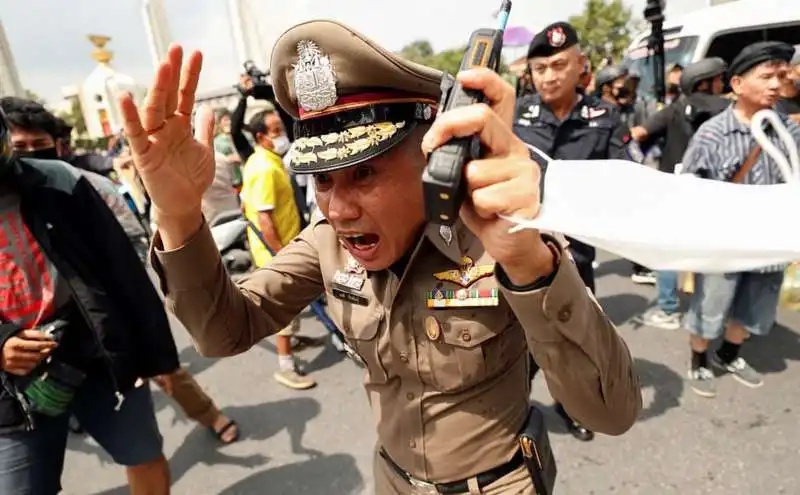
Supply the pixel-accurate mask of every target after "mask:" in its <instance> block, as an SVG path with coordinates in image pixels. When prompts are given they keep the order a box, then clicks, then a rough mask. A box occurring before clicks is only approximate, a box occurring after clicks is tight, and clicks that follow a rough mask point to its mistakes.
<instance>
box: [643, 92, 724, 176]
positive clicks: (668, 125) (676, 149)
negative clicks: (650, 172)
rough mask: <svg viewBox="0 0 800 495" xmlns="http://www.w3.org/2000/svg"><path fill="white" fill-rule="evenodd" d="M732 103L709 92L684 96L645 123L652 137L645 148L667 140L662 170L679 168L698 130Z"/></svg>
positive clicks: (662, 158) (662, 159)
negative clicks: (676, 166) (677, 166)
mask: <svg viewBox="0 0 800 495" xmlns="http://www.w3.org/2000/svg"><path fill="white" fill-rule="evenodd" d="M730 104H731V101H730V100H728V99H725V98H723V97H721V96H716V95H711V94H708V93H701V92H698V93H692V94H691V95H689V96H686V95H681V96H679V97H678V99H677V100H675V101H674V102H672V103H670V104H669V105H668V106H667V107H666V108H664V109H663V110H661V111H660V112H658V113H657V114H655V115H653V116H652V117H650V118H649V119H648V120H647V122H645V124H644V128H645V129H646V130H647V134H648V137H647V141H646V142H645V143H642V147H643V148H645V149H646V148H648V147H650V146H652V145H653V144H654V143H655V142H657V141H659V140H662V139H663V140H664V144H663V145H662V147H661V148H662V154H661V160H660V161H659V165H658V169H659V170H661V171H662V172H667V173H670V174H671V173H673V172H674V171H675V165H677V164H678V163H680V162H681V160H682V159H683V154H684V153H685V152H686V148H688V147H689V141H690V140H691V139H692V136H694V133H695V132H697V129H699V128H700V126H701V125H703V123H704V122H705V121H707V120H708V119H710V118H711V117H713V116H715V115H717V114H719V113H721V112H722V111H723V110H725V109H726V108H728V106H729V105H730Z"/></svg>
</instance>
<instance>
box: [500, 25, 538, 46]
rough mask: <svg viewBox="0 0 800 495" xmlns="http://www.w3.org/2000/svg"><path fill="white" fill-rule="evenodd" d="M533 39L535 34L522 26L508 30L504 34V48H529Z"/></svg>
mask: <svg viewBox="0 0 800 495" xmlns="http://www.w3.org/2000/svg"><path fill="white" fill-rule="evenodd" d="M532 39H533V33H531V32H530V31H528V29H527V28H524V27H522V26H514V27H510V28H507V29H506V31H505V33H503V45H504V46H527V45H528V44H529V43H530V42H531V40H532Z"/></svg>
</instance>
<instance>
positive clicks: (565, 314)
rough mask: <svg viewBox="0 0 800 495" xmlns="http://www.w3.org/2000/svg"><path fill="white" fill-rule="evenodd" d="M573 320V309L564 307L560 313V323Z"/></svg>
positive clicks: (567, 306)
mask: <svg viewBox="0 0 800 495" xmlns="http://www.w3.org/2000/svg"><path fill="white" fill-rule="evenodd" d="M570 318H572V308H570V307H569V305H565V306H562V307H561V309H560V310H559V311H558V321H560V322H561V323H566V322H568V321H569V320H570Z"/></svg>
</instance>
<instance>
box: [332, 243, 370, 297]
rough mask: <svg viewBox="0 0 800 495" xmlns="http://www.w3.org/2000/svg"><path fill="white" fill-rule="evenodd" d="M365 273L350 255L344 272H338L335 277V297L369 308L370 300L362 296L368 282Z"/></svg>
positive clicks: (333, 288)
mask: <svg viewBox="0 0 800 495" xmlns="http://www.w3.org/2000/svg"><path fill="white" fill-rule="evenodd" d="M365 272H366V270H365V269H364V266H363V265H361V263H359V262H357V261H356V260H355V259H354V258H353V257H352V255H350V253H348V254H347V262H346V264H345V268H344V270H337V271H336V273H334V275H333V281H332V282H333V287H332V291H331V292H332V293H333V295H334V297H336V298H337V299H341V300H342V301H346V302H350V303H353V304H358V305H359V306H368V305H369V300H368V299H367V298H366V297H364V296H363V295H362V294H361V290H362V289H363V288H364V283H365V282H366V276H365V275H364V273H365Z"/></svg>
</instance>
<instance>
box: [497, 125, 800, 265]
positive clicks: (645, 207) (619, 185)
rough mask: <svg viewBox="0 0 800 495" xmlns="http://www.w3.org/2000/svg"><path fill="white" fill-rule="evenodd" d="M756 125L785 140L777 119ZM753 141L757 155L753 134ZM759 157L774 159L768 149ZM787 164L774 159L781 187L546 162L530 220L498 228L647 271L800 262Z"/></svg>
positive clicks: (619, 163)
mask: <svg viewBox="0 0 800 495" xmlns="http://www.w3.org/2000/svg"><path fill="white" fill-rule="evenodd" d="M770 113H771V112H770ZM757 117H759V118H758V119H757V118H754V119H753V122H754V123H759V131H760V130H761V129H760V127H761V126H760V122H761V121H762V120H764V119H768V120H770V123H772V124H773V126H775V127H776V130H778V131H781V130H783V131H785V128H783V126H782V124H780V122H779V121H778V124H777V125H776V123H775V122H776V121H777V120H778V119H777V116H774V118H773V117H771V116H770V115H768V114H761V115H757ZM778 125H780V126H781V129H777V126H778ZM754 127H755V126H754ZM754 134H755V135H756V138H757V140H758V141H759V143H762V146H763V141H764V139H765V136H764V135H763V134H764V133H763V131H762V132H754ZM779 134H780V135H784V133H783V132H779ZM785 134H787V135H788V131H786V132H785ZM784 140H785V137H784ZM763 147H764V151H765V152H767V153H770V155H773V156H774V153H775V147H774V146H771V148H772V149H770V146H763ZM787 147H789V148H790V149H793V151H795V150H796V149H797V148H796V144H794V143H792V144H791V145H789V143H787ZM792 155H794V156H792V157H790V160H787V159H786V157H783V156H781V159H782V166H781V169H782V170H783V173H784V175H787V174H788V175H789V177H787V183H786V184H778V185H770V186H752V185H740V184H733V183H729V182H720V181H714V180H706V179H699V178H696V177H694V176H692V175H672V174H667V173H663V172H659V171H657V170H653V169H651V168H649V167H646V166H643V165H641V164H638V163H634V162H628V161H623V160H586V161H571V160H552V161H550V162H549V164H548V168H547V174H546V177H545V187H544V201H543V203H542V206H541V210H540V213H539V215H538V216H537V218H535V219H533V220H525V219H517V218H507V219H508V220H510V221H511V222H513V223H515V224H516V227H514V228H512V229H511V230H512V231H515V230H519V229H522V228H531V229H539V230H549V231H555V232H560V233H563V234H565V235H568V236H570V237H573V238H575V239H578V240H580V241H582V242H585V243H587V244H590V245H592V246H595V247H597V248H600V249H604V250H606V251H610V252H612V253H614V254H616V255H618V256H622V257H624V258H626V259H629V260H632V261H635V262H637V263H640V264H642V265H644V266H647V267H648V268H651V269H653V270H675V271H692V272H702V273H715V272H717V273H718V272H737V271H746V270H751V269H755V268H759V267H763V266H767V265H774V264H781V263H790V262H793V261H797V260H800V219H799V218H798V217H800V164H798V163H797V153H792Z"/></svg>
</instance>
